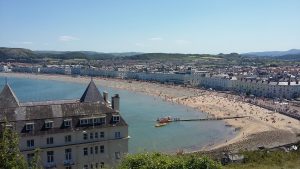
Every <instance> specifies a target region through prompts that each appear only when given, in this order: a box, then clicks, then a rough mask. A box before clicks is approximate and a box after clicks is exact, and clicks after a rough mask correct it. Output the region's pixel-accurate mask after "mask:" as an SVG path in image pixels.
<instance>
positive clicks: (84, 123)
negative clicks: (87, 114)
mask: <svg viewBox="0 0 300 169" xmlns="http://www.w3.org/2000/svg"><path fill="white" fill-rule="evenodd" d="M88 123H89V120H88V119H87V118H83V119H80V125H87V124H88Z"/></svg>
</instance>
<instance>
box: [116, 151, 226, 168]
mask: <svg viewBox="0 0 300 169" xmlns="http://www.w3.org/2000/svg"><path fill="white" fill-rule="evenodd" d="M118 168H119V169H141V168H142V169H153V168H154V169H155V168H156V169H159V168H164V169H220V168H221V165H220V163H218V162H215V161H213V160H211V159H209V158H207V157H199V156H196V155H167V154H161V153H141V154H133V155H127V156H126V157H125V158H124V159H123V160H122V162H121V164H120V166H119V167H118Z"/></svg>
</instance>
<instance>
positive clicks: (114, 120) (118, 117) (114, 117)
mask: <svg viewBox="0 0 300 169" xmlns="http://www.w3.org/2000/svg"><path fill="white" fill-rule="evenodd" d="M119 121H120V116H119V115H113V122H114V123H117V122H119Z"/></svg>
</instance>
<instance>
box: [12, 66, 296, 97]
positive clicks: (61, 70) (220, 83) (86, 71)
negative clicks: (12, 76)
mask: <svg viewBox="0 0 300 169" xmlns="http://www.w3.org/2000/svg"><path fill="white" fill-rule="evenodd" d="M143 68H144V66H143ZM248 69H249V70H248ZM248 69H246V68H245V70H243V69H241V68H239V69H237V70H236V71H241V72H240V73H243V74H245V75H240V76H232V75H231V76H229V75H228V74H226V73H217V74H211V73H209V72H208V71H195V70H194V69H190V70H187V71H186V72H178V71H177V72H176V71H173V72H165V73H164V72H134V71H124V70H123V69H122V70H123V71H118V70H105V69H99V68H81V67H80V66H73V67H70V66H68V65H63V66H51V67H50V66H48V67H20V66H19V67H13V68H12V71H13V72H26V73H45V74H67V75H75V76H77V75H80V76H101V77H112V78H121V79H134V80H142V81H154V82H160V83H167V84H183V85H188V86H193V87H205V88H212V89H215V90H228V91H235V92H238V93H244V94H246V93H247V94H250V95H254V96H258V97H269V98H280V99H293V98H297V97H300V84H299V79H297V78H295V77H293V78H291V77H292V76H291V75H290V78H289V79H277V80H276V81H274V80H272V79H270V78H269V77H268V76H266V77H255V76H251V74H253V68H248ZM245 71H246V72H245ZM259 71H260V72H262V71H265V70H259ZM292 79H293V80H292Z"/></svg>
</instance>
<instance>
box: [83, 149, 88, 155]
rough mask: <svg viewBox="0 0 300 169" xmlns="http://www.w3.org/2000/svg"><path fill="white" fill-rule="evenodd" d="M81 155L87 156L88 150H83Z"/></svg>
mask: <svg viewBox="0 0 300 169" xmlns="http://www.w3.org/2000/svg"><path fill="white" fill-rule="evenodd" d="M83 155H85V156H87V155H88V148H83Z"/></svg>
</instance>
